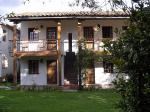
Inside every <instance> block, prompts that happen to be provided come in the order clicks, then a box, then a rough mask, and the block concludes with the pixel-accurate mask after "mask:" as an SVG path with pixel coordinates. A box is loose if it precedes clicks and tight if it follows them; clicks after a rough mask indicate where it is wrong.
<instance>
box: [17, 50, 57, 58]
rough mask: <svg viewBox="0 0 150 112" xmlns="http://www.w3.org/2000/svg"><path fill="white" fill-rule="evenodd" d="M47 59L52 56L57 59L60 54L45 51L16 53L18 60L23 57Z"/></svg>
mask: <svg viewBox="0 0 150 112" xmlns="http://www.w3.org/2000/svg"><path fill="white" fill-rule="evenodd" d="M31 56H32V57H33V56H35V57H38V56H39V57H47V56H51V57H57V56H58V52H57V51H56V50H55V51H49V50H45V51H17V52H16V57H17V58H22V57H31Z"/></svg>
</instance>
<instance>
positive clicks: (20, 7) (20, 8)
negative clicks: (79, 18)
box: [0, 0, 131, 15]
mask: <svg viewBox="0 0 150 112" xmlns="http://www.w3.org/2000/svg"><path fill="white" fill-rule="evenodd" d="M23 1H24V0H0V15H4V14H7V13H11V12H15V13H21V12H40V11H43V12H46V11H51V12H54V11H81V10H90V9H88V8H86V9H83V8H80V7H69V3H71V2H73V1H74V0H30V2H29V3H28V2H26V4H25V5H24V3H23ZM43 1H44V2H45V3H44V4H43ZM97 1H99V2H101V3H103V2H104V1H105V0H97ZM124 1H125V2H126V3H130V1H131V0H124ZM103 5H104V4H103ZM105 8H108V7H105Z"/></svg>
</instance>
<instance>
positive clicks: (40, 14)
mask: <svg viewBox="0 0 150 112" xmlns="http://www.w3.org/2000/svg"><path fill="white" fill-rule="evenodd" d="M48 16H127V14H125V13H124V12H121V11H118V12H112V11H105V12H102V11H97V12H85V11H81V12H25V13H20V14H15V15H11V16H9V18H13V17H48Z"/></svg>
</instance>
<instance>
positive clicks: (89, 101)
mask: <svg viewBox="0 0 150 112" xmlns="http://www.w3.org/2000/svg"><path fill="white" fill-rule="evenodd" d="M118 100H119V96H118V94H116V93H115V92H114V91H113V90H99V91H81V92H56V91H52V92H29V91H10V90H9V91H6V90H0V107H1V108H0V112H118V110H117V109H116V108H115V107H116V105H115V104H116V103H117V102H118Z"/></svg>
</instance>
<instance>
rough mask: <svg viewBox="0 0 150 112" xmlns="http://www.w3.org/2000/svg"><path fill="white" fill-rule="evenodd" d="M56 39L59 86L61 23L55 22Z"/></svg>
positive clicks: (60, 79)
mask: <svg viewBox="0 0 150 112" xmlns="http://www.w3.org/2000/svg"><path fill="white" fill-rule="evenodd" d="M57 39H58V45H57V48H58V59H57V63H58V80H59V86H61V85H62V76H61V71H62V70H61V69H62V68H61V67H62V66H61V22H60V21H58V22H57Z"/></svg>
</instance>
